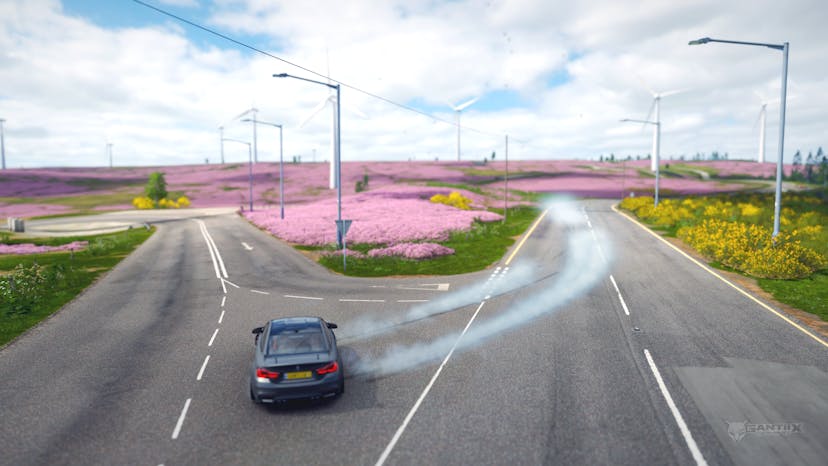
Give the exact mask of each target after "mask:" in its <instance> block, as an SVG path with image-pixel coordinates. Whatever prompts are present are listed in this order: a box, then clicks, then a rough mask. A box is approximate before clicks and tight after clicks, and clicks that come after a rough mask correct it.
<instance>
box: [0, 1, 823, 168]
mask: <svg viewBox="0 0 828 466" xmlns="http://www.w3.org/2000/svg"><path fill="white" fill-rule="evenodd" d="M162 3H168V4H175V5H177V6H188V7H200V8H202V9H203V10H204V11H207V12H211V16H210V19H209V20H208V21H207V23H208V24H209V25H210V26H211V27H215V28H218V29H220V30H222V31H224V32H228V33H229V34H230V35H239V36H244V37H254V38H255V39H248V40H255V41H256V43H255V44H254V45H256V46H257V47H260V48H263V49H265V50H269V51H273V53H275V54H276V55H279V56H281V57H283V58H285V59H287V60H290V61H292V62H295V63H298V64H301V65H303V66H306V67H309V68H311V69H314V70H317V71H319V72H321V73H323V74H324V73H325V72H326V69H327V67H328V62H329V63H330V70H331V74H332V75H333V76H334V77H335V78H336V79H339V80H341V81H343V82H345V83H348V84H351V85H354V86H357V87H359V88H362V89H365V90H368V91H370V92H373V93H376V94H379V95H382V96H384V97H387V98H390V99H393V100H394V101H396V102H400V103H407V102H411V101H415V100H416V101H418V102H425V103H427V104H429V105H433V106H434V108H441V109H444V110H440V113H439V114H437V115H435V116H436V117H439V118H442V119H445V120H448V121H453V120H454V114H453V113H452V112H451V111H450V110H449V109H448V107H445V102H447V101H451V102H458V101H461V100H462V99H465V98H470V97H472V96H477V95H483V96H484V100H483V102H485V99H486V94H487V93H490V92H492V91H496V90H506V89H508V90H511V91H515V92H517V93H519V95H521V97H522V100H523V102H524V104H523V105H522V106H520V107H518V108H511V109H509V110H501V111H494V110H483V109H482V108H483V107H482V106H481V105H480V104H478V105H475V106H472V107H470V108H469V109H467V110H466V111H465V112H464V113H463V124H464V125H465V126H468V127H470V128H474V129H479V130H482V131H484V132H485V133H487V134H481V133H480V132H476V131H474V130H472V129H467V130H464V131H463V135H462V137H463V152H464V154H465V157H466V158H474V159H477V158H481V157H482V156H483V155H488V154H490V153H491V151H492V150H497V151H498V153H500V152H501V151H502V146H503V137H502V134H504V133H507V132H508V133H509V134H511V135H512V136H513V138H514V139H515V140H522V141H528V142H527V143H525V144H517V143H515V146H514V148H513V150H510V156H513V157H521V156H523V157H558V158H566V157H597V156H598V155H599V154H608V153H609V152H614V153H616V154H628V153H629V154H633V155H635V154H642V155H644V154H646V153H648V152H649V151H650V147H651V132H650V130H646V131H643V132H642V131H641V130H640V128H629V127H627V126H626V125H625V124H623V123H619V122H618V120H619V119H620V118H639V119H642V118H644V117H645V116H646V114H647V110H648V108H649V106H650V104H651V102H652V96H651V95H650V93H649V92H648V90H647V88H652V89H655V90H657V91H660V92H663V91H666V90H670V89H677V88H686V89H688V91H687V92H685V93H683V94H678V95H674V96H669V97H665V98H664V99H663V101H662V105H661V119H662V128H663V139H662V151H663V154H664V155H665V156H667V157H669V156H670V155H675V156H678V155H681V154H694V153H696V152H711V151H713V150H719V151H720V152H725V151H727V152H729V153H730V154H731V156H741V157H749V156H751V155H752V154H754V153H755V146H756V140H757V135H756V129H755V128H753V127H752V126H753V124H754V121H755V119H756V115H757V113H758V111H759V99H758V98H757V97H756V96H755V94H754V93H755V92H759V93H761V94H763V95H764V96H767V98H769V99H772V98H775V97H776V96H777V95H778V93H779V82H780V77H779V76H780V68H781V54H780V53H779V52H778V51H775V50H771V49H766V48H759V47H745V46H730V45H725V44H708V45H704V46H696V47H689V46H687V41H688V40H691V39H696V38H699V37H703V36H711V37H718V38H723V39H738V40H748V41H769V42H780V41H784V40H788V41H790V43H791V62H790V79H791V80H790V82H789V84H790V88H791V94H793V95H796V98H795V99H793V100H791V101H789V105H788V120H787V122H788V125H787V127H786V147H787V149H788V150H787V151H786V152H787V153H788V154H792V153H793V152H794V151H795V150H796V149H802V150H803V151H805V152H806V153H807V151H809V150H815V149H816V147H817V146H819V145H824V144H825V143H826V141H825V140H824V139H823V138H824V137H825V134H826V131H825V130H826V125H825V121H828V118H826V117H828V91H826V89H828V82H826V81H828V78H827V77H826V76H828V64H826V63H825V60H824V57H825V56H828V53H826V47H828V30H826V29H825V28H824V25H825V24H826V23H828V7H826V6H825V5H824V4H823V3H822V2H818V1H811V0H799V1H794V2H788V3H786V4H785V6H784V8H780V7H779V5H778V4H777V3H776V2H773V1H771V0H764V1H760V2H750V3H748V2H742V1H736V2H712V1H707V2H682V1H679V2H661V1H647V2H637V1H636V2H633V1H623V2H615V1H585V2H557V1H556V2H549V1H545V0H509V1H499V0H490V1H473V0H465V1H457V2H433V1H430V0H429V1H425V0H420V1H413V2H385V1H379V0H376V1H349V2H336V1H333V0H327V1H322V2H312V3H308V2H293V1H284V2H269V1H263V0H256V1H254V0H250V1H233V0H219V1H216V2H214V3H213V4H207V3H206V2H200V4H198V3H197V2H194V1H188V0H166V1H164V2H162ZM188 28H189V26H186V25H179V24H175V23H170V22H169V19H167V18H165V17H163V16H160V15H159V18H158V22H157V25H155V26H152V27H140V28H139V27H133V28H123V27H120V28H115V27H103V26H99V25H96V24H94V23H92V22H91V21H87V20H85V19H83V18H78V17H69V16H67V15H66V14H64V13H63V11H62V8H61V6H60V4H59V3H58V2H57V1H48V0H30V1H25V0H14V1H7V2H2V3H0V82H1V83H3V84H2V86H0V117H2V118H5V119H6V120H7V121H6V123H5V129H6V143H7V160H8V161H9V166H12V167H16V166H21V165H25V166H37V165H96V164H97V165H102V164H103V163H105V157H104V154H105V151H104V147H105V143H106V141H107V140H109V141H112V142H114V143H115V154H116V163H119V162H120V163H124V164H127V163H128V164H168V163H169V164H172V163H199V162H202V161H203V160H204V159H205V158H209V159H210V160H211V161H213V162H215V161H217V160H218V157H219V143H218V141H219V136H218V130H217V127H218V126H219V125H220V124H223V123H227V120H228V119H230V118H232V117H233V116H235V115H237V114H238V113H240V112H241V111H243V110H245V109H247V108H250V107H251V106H256V107H257V108H259V109H260V110H261V112H260V114H259V117H260V118H261V119H263V120H266V121H272V122H276V123H283V124H284V125H285V155H286V157H287V158H288V160H290V157H291V156H292V155H296V154H302V155H303V159H305V160H308V159H310V157H311V154H312V152H313V149H316V153H317V159H318V160H321V159H323V158H327V157H328V155H327V154H328V153H329V134H330V116H329V114H328V113H327V112H323V113H321V114H320V115H318V116H317V117H316V118H315V119H314V120H313V121H311V122H310V123H309V124H308V125H307V126H305V127H304V128H302V129H298V128H297V127H296V126H297V125H298V123H299V122H300V121H301V120H302V118H303V117H304V116H305V115H306V114H307V113H308V112H309V111H310V110H311V109H312V108H313V107H314V106H315V105H316V104H317V103H318V102H319V101H320V100H321V99H322V98H324V96H325V95H327V92H328V91H327V90H326V89H324V88H322V87H321V86H315V85H312V84H310V83H303V82H299V81H295V80H285V79H282V80H278V79H274V78H272V77H271V75H272V74H273V73H278V72H289V73H291V74H296V75H300V76H308V77H312V78H313V76H312V75H309V74H308V73H306V72H302V71H301V70H296V69H295V68H292V67H290V66H288V65H286V64H284V63H281V62H279V61H276V60H273V59H272V58H268V57H265V56H262V55H258V54H251V53H250V52H249V51H246V50H241V49H239V48H237V47H235V46H233V45H232V44H229V43H228V44H227V45H226V46H222V48H217V47H216V46H214V45H213V46H207V45H203V43H202V42H193V41H191V40H190V39H189V38H188V36H187V35H186V33H187V31H189V29H188ZM326 51H327V54H326ZM553 76H558V77H560V76H567V79H566V80H564V81H560V80H559V79H558V80H554V79H553ZM316 79H323V78H318V77H316ZM550 80H553V81H555V82H554V83H550ZM342 95H343V97H342V98H343V103H347V104H353V105H354V106H356V107H358V108H359V109H360V110H361V111H363V112H365V113H366V114H368V115H369V116H370V118H369V119H368V120H362V119H360V118H356V117H354V116H352V115H350V114H349V113H347V112H343V144H344V147H343V157H344V158H345V159H346V160H348V159H392V160H407V159H408V158H412V157H414V158H418V159H433V158H435V157H437V158H440V159H441V160H453V159H454V157H455V155H454V154H455V145H454V144H455V134H456V133H455V128H454V127H452V126H450V125H447V124H444V123H439V122H437V123H435V122H434V121H433V120H432V119H429V118H427V117H423V116H421V115H417V114H414V113H411V112H407V111H405V110H402V109H400V108H398V107H395V106H393V105H390V104H388V103H385V102H382V101H379V100H376V99H374V98H371V97H369V96H366V95H364V94H360V93H358V92H356V91H354V90H351V89H348V88H343V91H342ZM778 109H779V107H778V104H775V103H771V104H770V105H769V106H768V154H769V158H773V156H774V154H775V151H776V149H775V146H776V135H777V131H778V111H779V110H778ZM630 126H635V125H630ZM250 133H251V129H250V126H249V124H245V123H239V122H234V123H229V124H227V128H226V135H227V137H238V138H245V139H249V138H250ZM259 135H260V141H259V148H260V159H262V160H275V159H276V158H277V157H278V154H277V153H276V151H277V148H278V141H277V138H276V130H275V129H274V128H267V127H261V128H260V131H259ZM233 146H235V145H233ZM238 146H239V147H231V146H230V145H228V146H227V147H226V155H227V157H228V159H236V160H244V159H246V152H245V149H244V147H243V146H241V145H238Z"/></svg>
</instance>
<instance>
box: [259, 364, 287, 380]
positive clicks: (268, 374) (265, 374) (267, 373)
mask: <svg viewBox="0 0 828 466" xmlns="http://www.w3.org/2000/svg"><path fill="white" fill-rule="evenodd" d="M279 375H281V374H280V373H279V372H275V371H271V370H268V369H265V368H264V367H257V368H256V377H258V378H260V379H278V378H279Z"/></svg>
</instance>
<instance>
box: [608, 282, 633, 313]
mask: <svg viewBox="0 0 828 466" xmlns="http://www.w3.org/2000/svg"><path fill="white" fill-rule="evenodd" d="M610 281H611V282H612V286H613V287H615V292H616V293H618V300H619V301H621V307H623V308H624V314H627V315H630V310H629V309H627V303H626V302H624V297H623V296H621V290H619V289H618V285H617V284H616V283H615V277H613V276H612V275H610Z"/></svg>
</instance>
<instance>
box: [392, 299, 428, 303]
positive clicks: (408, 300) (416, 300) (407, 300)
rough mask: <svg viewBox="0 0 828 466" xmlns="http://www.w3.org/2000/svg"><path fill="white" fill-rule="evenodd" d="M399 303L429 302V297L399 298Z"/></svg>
mask: <svg viewBox="0 0 828 466" xmlns="http://www.w3.org/2000/svg"><path fill="white" fill-rule="evenodd" d="M397 302H398V303H427V302H428V300H427V299H398V300H397Z"/></svg>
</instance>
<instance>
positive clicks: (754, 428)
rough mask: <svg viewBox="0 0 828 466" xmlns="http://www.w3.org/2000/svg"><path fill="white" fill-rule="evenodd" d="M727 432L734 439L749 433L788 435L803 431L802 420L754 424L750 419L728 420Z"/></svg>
mask: <svg viewBox="0 0 828 466" xmlns="http://www.w3.org/2000/svg"><path fill="white" fill-rule="evenodd" d="M725 422H726V423H727V433H728V435H730V438H732V439H733V440H734V441H736V442H738V441H739V440H742V439H743V438H744V437H745V435H747V434H757V435H774V434H775V435H784V436H788V435H790V434H793V433H798V432H802V423H801V422H776V423H764V424H753V423H751V422H748V421H743V422H728V421H725Z"/></svg>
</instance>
